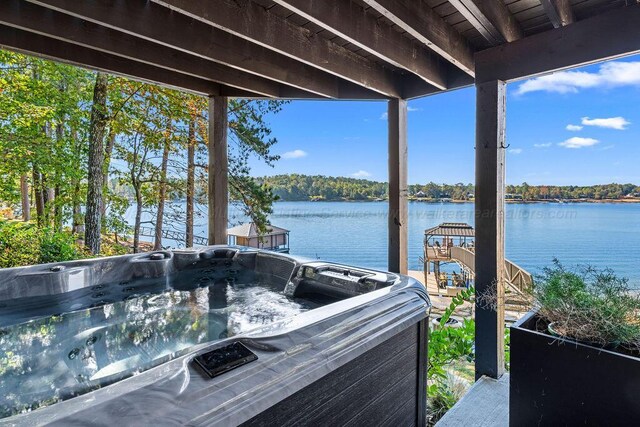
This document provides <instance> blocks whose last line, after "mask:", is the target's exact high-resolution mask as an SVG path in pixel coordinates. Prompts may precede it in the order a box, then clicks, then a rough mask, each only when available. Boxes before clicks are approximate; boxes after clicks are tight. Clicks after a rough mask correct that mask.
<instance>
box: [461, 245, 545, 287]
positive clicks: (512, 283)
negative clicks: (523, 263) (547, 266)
mask: <svg viewBox="0 0 640 427" xmlns="http://www.w3.org/2000/svg"><path fill="white" fill-rule="evenodd" d="M449 253H450V256H451V259H452V260H454V261H457V262H458V263H459V264H461V265H462V266H463V267H465V268H467V269H469V271H471V272H473V271H475V253H474V252H473V250H472V249H469V248H465V247H461V246H453V247H451V248H450V249H449ZM505 276H506V277H505V279H506V282H507V283H506V284H507V285H508V286H509V288H510V289H511V290H512V291H514V292H515V293H516V294H518V295H520V296H522V297H526V295H527V294H528V293H529V291H530V290H531V286H533V278H532V277H531V274H530V273H529V272H527V271H526V270H524V269H523V268H521V267H520V266H518V265H517V264H515V263H513V262H511V261H509V260H508V259H507V260H505Z"/></svg>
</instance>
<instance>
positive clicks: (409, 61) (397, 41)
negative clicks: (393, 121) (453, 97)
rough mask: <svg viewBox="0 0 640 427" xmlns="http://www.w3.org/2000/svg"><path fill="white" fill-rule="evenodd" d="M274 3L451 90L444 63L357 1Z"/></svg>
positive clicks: (282, 0) (289, 0)
mask: <svg viewBox="0 0 640 427" xmlns="http://www.w3.org/2000/svg"><path fill="white" fill-rule="evenodd" d="M274 2H275V3H277V4H279V5H280V6H283V7H286V8H287V9H289V10H290V11H292V12H294V13H296V14H298V15H300V16H302V17H304V18H305V19H308V20H309V21H311V22H313V23H314V24H316V25H318V26H320V27H322V28H324V29H326V30H328V31H329V32H331V33H334V34H336V35H338V36H340V37H341V38H343V39H345V40H347V41H349V42H350V43H352V44H354V45H356V46H358V47H359V48H361V49H363V50H365V51H367V52H369V53H370V54H372V55H375V56H377V57H378V58H380V59H382V60H383V61H385V62H388V63H390V64H392V65H393V66H395V67H398V68H402V69H405V70H407V71H410V72H411V73H414V74H416V75H418V76H419V77H420V78H422V79H423V80H424V81H426V82H427V83H429V84H431V85H433V86H435V87H437V88H438V89H441V90H443V89H446V88H447V76H446V67H444V62H442V61H441V60H439V59H438V58H437V56H436V55H433V54H430V52H429V51H428V50H426V49H423V48H422V47H421V46H420V45H418V44H415V43H411V42H410V41H409V40H408V39H407V38H406V37H404V36H403V35H402V34H400V33H398V32H397V31H395V30H394V29H393V28H391V27H390V26H389V25H386V24H384V23H381V22H379V21H378V19H376V18H375V17H374V16H373V15H372V14H370V13H367V12H366V11H365V10H364V9H363V8H362V7H361V6H360V5H358V4H357V3H356V2H355V1H353V0H339V1H309V0H274Z"/></svg>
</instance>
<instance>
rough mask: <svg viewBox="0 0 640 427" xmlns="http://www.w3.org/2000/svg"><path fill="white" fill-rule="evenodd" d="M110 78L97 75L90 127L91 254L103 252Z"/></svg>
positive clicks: (88, 232)
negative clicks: (103, 195)
mask: <svg viewBox="0 0 640 427" xmlns="http://www.w3.org/2000/svg"><path fill="white" fill-rule="evenodd" d="M107 83H108V82H107V75H106V74H104V73H97V74H96V83H95V86H94V89H93V105H92V106H91V122H90V124H89V175H88V179H87V204H86V206H87V212H86V215H85V220H84V224H85V233H84V236H85V237H84V239H85V245H86V247H87V248H89V251H91V253H92V254H94V255H97V254H99V253H100V232H101V230H100V228H101V225H102V215H101V213H102V212H101V209H102V183H103V179H102V177H103V175H104V174H103V169H102V168H103V166H104V165H103V162H104V129H105V126H106V124H107Z"/></svg>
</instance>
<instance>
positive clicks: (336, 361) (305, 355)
mask: <svg viewBox="0 0 640 427" xmlns="http://www.w3.org/2000/svg"><path fill="white" fill-rule="evenodd" d="M237 265H240V266H243V267H245V268H254V269H255V270H256V271H260V272H264V273H267V274H269V275H270V277H273V278H274V280H281V281H282V286H283V288H289V289H286V291H295V289H291V288H292V287H294V288H295V286H296V284H299V285H300V286H301V288H302V287H303V285H305V284H306V285H307V286H308V281H305V280H306V279H309V280H312V279H313V278H310V277H307V276H313V273H312V272H313V271H317V272H321V274H323V276H322V277H323V280H319V279H318V280H317V283H318V286H319V287H321V288H323V289H324V290H323V292H329V293H331V292H332V293H333V294H334V296H335V295H342V296H344V297H346V296H350V295H355V296H353V297H350V298H348V299H343V300H341V301H338V302H335V303H332V304H329V305H326V306H323V307H320V308H316V309H314V310H310V311H308V312H304V313H301V314H299V315H297V316H294V317H291V318H287V319H284V320H281V321H278V322H274V323H272V324H269V325H266V326H264V327H260V328H257V329H254V330H252V331H250V332H247V333H245V334H242V335H238V336H234V337H231V338H228V339H222V340H219V341H215V342H210V343H205V344H201V345H198V346H195V347H193V348H192V350H191V351H189V352H188V353H187V354H184V355H181V356H180V357H177V358H175V359H173V360H170V361H168V362H165V363H163V364H161V365H159V366H156V367H154V368H151V369H149V370H147V371H144V372H142V373H140V374H137V375H134V376H131V377H128V378H125V379H123V380H120V381H118V382H116V383H114V384H111V385H109V386H106V387H104V388H100V389H98V390H95V391H92V392H89V393H87V394H83V395H81V396H78V397H74V398H72V399H69V400H65V401H62V402H59V403H55V404H53V405H51V406H48V407H44V408H40V409H37V410H35V411H33V412H29V413H26V414H20V415H16V416H13V417H10V418H5V419H2V420H0V425H29V426H32V425H61V426H62V425H64V426H73V425H86V424H92V425H114V424H117V425H119V426H126V425H156V426H161V425H229V426H233V425H240V424H245V425H294V424H297V425H300V424H315V425H318V423H324V424H325V425H330V424H331V425H338V424H339V425H348V424H353V425H362V424H373V425H385V424H389V425H398V424H400V425H423V424H424V421H425V406H426V364H427V331H428V315H429V309H430V303H429V298H428V296H427V294H426V290H425V288H424V286H422V285H421V284H420V283H418V282H417V281H415V280H414V279H412V278H409V277H406V276H401V275H391V274H388V273H383V272H379V273H376V275H375V276H374V275H372V276H370V277H371V278H372V280H369V281H366V280H361V278H359V277H356V279H357V280H351V281H349V280H347V281H344V280H342V281H341V280H335V281H332V280H330V279H327V277H329V278H330V277H331V274H334V273H336V272H337V273H338V274H339V272H340V271H343V272H344V271H345V270H349V269H352V270H353V271H352V276H357V274H356V273H357V272H358V271H362V270H361V269H357V268H356V269H353V268H351V267H345V266H341V265H336V264H331V263H322V262H318V261H310V260H305V259H301V258H296V257H292V256H285V255H281V254H276V253H271V252H267V251H257V250H252V249H247V248H239V247H227V246H211V247H206V248H199V249H193V250H191V249H189V250H180V251H170V252H158V253H147V254H137V255H126V256H120V257H109V258H101V259H93V260H81V261H73V262H67V263H58V264H48V265H39V266H33V267H24V268H15V269H5V270H0V313H3V314H1V315H0V317H1V316H5V315H7V313H9V312H11V306H12V304H11V301H12V300H16V299H19V298H30V299H34V298H35V299H36V300H38V299H39V298H42V299H43V300H46V299H47V298H49V299H50V298H52V297H55V296H56V295H61V294H65V293H68V292H75V293H83V292H85V291H86V293H91V292H93V295H95V292H94V290H95V287H96V286H99V285H100V284H101V283H112V282H116V281H126V280H131V279H140V278H158V277H166V278H167V287H168V288H171V287H172V286H173V284H172V283H171V278H172V277H174V276H175V273H176V272H178V271H184V270H188V269H194V268H207V267H209V268H235V267H236V266H237ZM326 270H334V271H333V272H332V273H331V274H324V273H322V272H324V271H326ZM305 278H306V279H305ZM338 278H339V277H338ZM374 279H375V280H374ZM385 281H386V282H385ZM302 282H304V283H302ZM383 282H384V285H382V286H381V285H380V283H383ZM376 283H378V285H376ZM377 288H378V289H377ZM102 297H103V298H105V299H106V301H105V302H109V301H108V298H109V296H108V295H104V296H102ZM11 314H12V315H14V316H16V315H17V316H19V314H17V313H11ZM232 342H241V343H242V344H244V345H245V346H246V347H247V348H249V349H250V350H251V351H252V352H254V353H255V354H256V355H257V356H258V360H256V361H254V362H251V363H249V364H247V365H244V366H242V367H240V368H237V369H234V370H232V371H230V372H227V373H225V374H223V375H221V376H219V377H216V378H213V379H212V378H209V377H208V376H206V375H204V373H203V372H202V371H200V370H199V369H198V368H197V367H196V366H195V364H194V363H193V362H192V360H193V358H194V357H195V356H196V355H198V354H202V353H205V352H207V351H210V350H213V349H216V348H219V347H223V346H225V345H227V344H229V343H232Z"/></svg>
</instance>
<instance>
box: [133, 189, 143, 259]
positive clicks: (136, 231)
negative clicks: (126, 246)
mask: <svg viewBox="0 0 640 427" xmlns="http://www.w3.org/2000/svg"><path fill="white" fill-rule="evenodd" d="M135 192H136V222H135V224H134V226H133V253H134V254H137V253H138V252H140V222H141V221H142V192H141V191H140V187H138V186H136V187H135Z"/></svg>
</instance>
